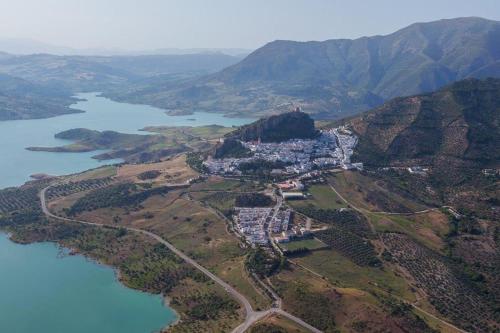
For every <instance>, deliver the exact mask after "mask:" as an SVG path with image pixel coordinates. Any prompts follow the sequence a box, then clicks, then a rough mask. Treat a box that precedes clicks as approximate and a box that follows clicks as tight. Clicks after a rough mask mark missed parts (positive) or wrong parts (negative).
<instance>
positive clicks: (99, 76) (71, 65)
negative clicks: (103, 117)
mask: <svg viewBox="0 0 500 333" xmlns="http://www.w3.org/2000/svg"><path fill="white" fill-rule="evenodd" d="M240 59H241V58H239V57H234V56H229V55H225V54H221V53H206V54H186V55H150V56H114V57H104V56H91V57H90V56H55V55H49V54H35V55H12V54H8V53H0V75H1V78H0V80H1V82H0V120H6V119H30V118H44V117H50V116H55V115H59V114H63V113H69V112H75V111H74V110H71V109H69V108H67V106H68V105H69V104H71V101H72V99H71V98H70V96H71V95H73V93H75V92H85V91H104V90H108V89H111V88H116V89H118V90H119V91H127V87H128V86H129V85H131V84H132V83H134V86H137V85H139V84H143V85H145V86H149V85H156V84H155V82H156V81H161V82H169V81H175V82H177V81H178V80H181V79H185V78H192V77H195V76H201V75H204V74H207V73H213V72H216V71H218V70H220V69H222V68H225V67H227V66H229V65H232V64H234V63H236V62H238V61H239V60H240ZM2 73H3V74H2ZM144 82H145V83H144ZM117 87H119V88H117ZM54 97H57V99H54ZM57 102H59V103H57Z"/></svg>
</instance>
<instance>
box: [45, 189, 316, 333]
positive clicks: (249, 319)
mask: <svg viewBox="0 0 500 333" xmlns="http://www.w3.org/2000/svg"><path fill="white" fill-rule="evenodd" d="M50 187H51V185H49V186H47V187H45V188H44V189H42V190H41V191H40V204H41V206H42V211H43V213H44V214H45V215H46V216H47V217H50V218H54V219H58V220H61V221H67V222H76V223H80V224H84V225H90V226H95V227H106V228H110V227H111V228H114V229H118V228H125V229H126V230H129V231H132V232H136V233H140V234H143V235H146V236H148V237H151V238H152V239H154V240H156V241H157V242H159V243H161V244H163V245H165V246H166V247H167V248H168V249H169V250H170V251H172V252H174V253H175V254H176V255H178V256H179V257H181V258H182V259H183V260H184V261H185V262H187V263H188V264H190V265H192V266H193V267H195V268H196V269H198V270H199V271H201V272H202V273H203V274H205V275H206V276H208V277H209V278H210V279H212V280H213V281H214V282H215V283H217V284H218V285H220V286H221V287H222V288H224V290H226V292H228V293H229V294H230V295H232V296H233V297H234V298H235V299H236V300H238V301H239V302H240V303H241V304H242V305H243V307H244V308H245V315H246V317H245V321H244V322H243V323H242V324H241V325H239V326H238V327H236V328H235V329H234V330H233V332H232V333H244V332H245V331H246V330H247V329H249V328H250V327H251V326H252V325H253V324H254V323H256V322H257V321H259V320H261V319H262V318H264V317H266V316H268V315H271V314H273V313H278V314H280V315H282V316H285V317H287V318H288V319H290V320H292V321H294V322H296V323H297V324H299V325H301V326H303V327H305V328H307V329H309V330H310V331H311V332H314V333H321V331H320V330H318V329H316V328H314V327H312V326H311V325H309V324H307V323H306V322H304V321H303V320H302V319H300V318H297V317H295V316H293V315H291V314H289V313H287V312H285V311H283V310H281V309H269V310H267V311H254V310H253V308H252V305H251V304H250V302H249V301H248V300H247V298H246V297H245V296H244V295H242V294H240V293H239V292H238V291H237V290H236V289H234V288H233V287H232V286H230V285H229V284H227V283H226V282H224V281H223V280H222V279H220V278H219V277H217V276H216V275H215V274H213V273H212V272H210V271H209V270H208V269H206V268H205V267H203V266H201V265H200V264H198V263H197V262H196V261H195V260H193V259H191V258H190V257H188V256H187V255H185V254H184V253H183V252H182V251H180V250H179V249H177V248H176V247H175V246H173V245H172V244H171V243H169V242H167V241H166V240H165V239H163V238H161V237H160V236H158V235H156V234H154V233H152V232H149V231H146V230H142V229H137V228H132V227H118V226H112V225H105V224H101V223H94V222H87V221H80V220H75V219H70V218H66V217H61V216H57V215H54V214H52V213H51V212H50V210H49V209H48V207H47V200H46V198H45V194H46V192H47V190H48V189H49V188H50Z"/></svg>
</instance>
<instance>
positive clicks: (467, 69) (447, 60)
mask: <svg viewBox="0 0 500 333" xmlns="http://www.w3.org/2000/svg"><path fill="white" fill-rule="evenodd" d="M499 40H500V22H497V21H490V20H486V19H481V18H474V17H470V18H457V19H448V20H440V21H435V22H430V23H416V24H412V25H410V26H408V27H406V28H404V29H401V30H399V31H397V32H395V33H392V34H390V35H386V36H373V37H363V38H359V39H355V40H349V39H336V40H327V41H324V42H293V41H274V42H271V43H269V44H267V45H265V46H263V47H262V48H260V49H258V50H256V51H254V52H253V53H251V54H250V55H249V56H247V57H246V58H245V59H243V60H242V61H241V62H239V63H237V64H235V65H233V66H230V67H229V68H226V69H224V70H222V71H220V72H218V73H215V74H211V75H208V76H205V77H202V78H196V79H193V80H190V81H188V82H184V83H182V84H177V85H173V86H168V85H167V86H165V85H162V84H159V85H157V87H152V86H151V87H144V86H139V87H137V89H133V88H131V89H129V91H127V92H126V93H125V94H123V93H120V92H114V93H112V94H111V96H112V97H114V98H117V99H121V100H133V101H136V102H144V103H150V104H154V105H157V106H159V107H163V108H166V109H172V108H177V109H178V108H184V109H201V110H207V111H220V112H225V113H231V114H249V113H251V114H253V115H255V114H257V115H266V114H269V113H277V112H282V111H288V110H289V109H290V108H291V106H292V105H294V104H297V105H300V106H301V107H302V109H303V110H305V111H306V112H308V113H311V114H314V115H315V116H316V117H319V118H338V117H342V116H346V115H350V114H354V113H357V112H360V111H363V110H366V109H369V108H371V107H374V106H377V105H380V104H381V103H383V101H385V100H387V99H390V98H393V97H397V96H405V95H411V94H415V93H420V92H426V91H432V90H435V89H437V88H440V87H442V86H444V85H446V84H448V83H451V82H453V81H456V80H460V79H463V78H467V77H477V78H482V77H488V76H494V77H498V76H500V43H499V42H498V41H499Z"/></svg>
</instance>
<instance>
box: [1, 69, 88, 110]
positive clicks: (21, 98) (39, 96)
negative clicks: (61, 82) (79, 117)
mask: <svg viewBox="0 0 500 333" xmlns="http://www.w3.org/2000/svg"><path fill="white" fill-rule="evenodd" d="M74 101H75V100H74V99H72V98H70V97H69V94H68V93H67V92H66V91H65V90H61V89H52V88H49V87H45V86H42V85H38V84H34V83H31V82H28V81H25V80H23V79H19V78H15V77H12V76H9V75H5V74H0V120H13V119H36V118H48V117H55V116H59V115H63V114H68V113H78V112H81V111H78V110H74V109H71V108H69V105H70V104H72V103H73V102H74Z"/></svg>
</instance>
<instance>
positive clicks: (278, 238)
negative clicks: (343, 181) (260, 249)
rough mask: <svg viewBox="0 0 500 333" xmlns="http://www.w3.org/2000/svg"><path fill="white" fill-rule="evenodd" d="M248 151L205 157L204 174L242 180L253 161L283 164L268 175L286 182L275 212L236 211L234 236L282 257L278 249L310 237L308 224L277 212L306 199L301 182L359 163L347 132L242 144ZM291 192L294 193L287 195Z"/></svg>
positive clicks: (281, 186)
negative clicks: (244, 165)
mask: <svg viewBox="0 0 500 333" xmlns="http://www.w3.org/2000/svg"><path fill="white" fill-rule="evenodd" d="M240 142H241V144H242V145H243V146H244V147H246V148H247V149H249V150H250V151H251V152H252V156H251V157H243V158H223V159H216V158H213V157H209V158H208V159H207V160H206V161H205V162H203V164H204V166H205V167H206V169H207V170H208V173H210V174H215V175H222V176H242V175H243V173H242V171H241V170H239V166H240V165H241V164H242V163H248V162H252V161H262V160H265V161H269V162H283V165H284V167H283V168H282V169H275V170H272V172H271V174H272V175H275V176H281V177H286V179H288V180H287V181H285V182H283V183H278V184H275V185H276V186H277V188H278V189H279V193H280V194H281V198H282V199H279V201H278V203H277V204H276V206H275V207H273V208H261V207H252V208H236V209H235V215H234V220H235V222H236V231H238V233H239V234H240V235H241V236H243V237H244V238H245V239H246V241H247V242H248V243H249V244H251V245H252V246H257V245H258V246H269V245H272V246H273V247H274V248H275V249H277V250H278V251H280V252H281V249H280V248H279V247H278V245H277V244H279V243H287V242H289V241H290V240H292V239H300V238H304V237H310V236H312V232H313V230H311V229H310V226H307V225H294V226H291V223H290V221H291V215H292V211H291V210H290V209H284V208H282V207H281V203H282V200H291V199H301V198H304V194H303V193H302V190H303V188H304V186H303V185H302V181H303V180H306V179H315V178H318V176H320V175H321V173H322V171H328V170H331V169H332V168H342V169H345V170H362V169H363V164H362V163H352V162H351V157H352V154H353V150H354V147H355V146H356V144H357V143H358V138H357V136H356V135H354V134H353V133H352V132H351V131H350V130H349V129H347V128H346V127H343V126H341V127H338V128H333V129H328V130H321V131H320V134H319V135H318V137H317V138H316V139H292V140H288V141H284V142H280V143H263V142H261V140H258V141H256V142H242V141H240ZM291 190H293V191H291Z"/></svg>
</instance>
